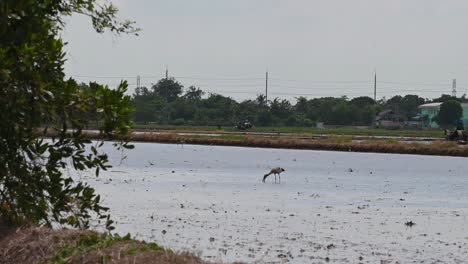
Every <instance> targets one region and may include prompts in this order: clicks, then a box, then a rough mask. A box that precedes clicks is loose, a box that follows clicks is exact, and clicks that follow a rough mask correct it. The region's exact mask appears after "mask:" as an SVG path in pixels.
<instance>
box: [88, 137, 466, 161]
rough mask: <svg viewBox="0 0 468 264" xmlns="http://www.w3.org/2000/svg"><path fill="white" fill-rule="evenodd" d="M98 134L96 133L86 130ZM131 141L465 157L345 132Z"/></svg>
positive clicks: (461, 152)
mask: <svg viewBox="0 0 468 264" xmlns="http://www.w3.org/2000/svg"><path fill="white" fill-rule="evenodd" d="M89 136H90V137H92V138H98V137H97V134H90V135H89ZM129 139H130V140H131V141H136V142H155V143H172V144H196V145H220V146H240V147H259V148H282V149H310V150H330V151H348V152H374V153H397V154H417V155H439V156H459V157H468V146H459V145H458V144H457V143H456V142H447V141H442V140H440V141H434V142H431V143H429V144H423V143H403V142H400V141H398V140H395V139H387V140H363V141H360V142H353V141H352V140H351V138H350V137H349V136H345V137H341V136H334V137H331V138H329V139H326V140H315V141H314V140H302V139H288V138H274V137H271V138H266V137H252V136H238V135H236V136H232V135H226V136H223V135H222V136H220V137H210V136H180V135H176V134H174V133H165V134H154V133H140V134H132V135H130V136H129Z"/></svg>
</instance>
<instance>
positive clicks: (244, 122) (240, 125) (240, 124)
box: [236, 119, 252, 130]
mask: <svg viewBox="0 0 468 264" xmlns="http://www.w3.org/2000/svg"><path fill="white" fill-rule="evenodd" d="M236 128H237V129H239V130H246V129H249V128H252V123H250V121H249V120H247V119H246V120H241V121H239V122H238V123H237V125H236Z"/></svg>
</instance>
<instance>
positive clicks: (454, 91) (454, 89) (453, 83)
mask: <svg viewBox="0 0 468 264" xmlns="http://www.w3.org/2000/svg"><path fill="white" fill-rule="evenodd" d="M452 97H457V79H453V80H452Z"/></svg>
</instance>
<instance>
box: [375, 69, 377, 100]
mask: <svg viewBox="0 0 468 264" xmlns="http://www.w3.org/2000/svg"><path fill="white" fill-rule="evenodd" d="M374 102H375V103H377V71H375V73H374Z"/></svg>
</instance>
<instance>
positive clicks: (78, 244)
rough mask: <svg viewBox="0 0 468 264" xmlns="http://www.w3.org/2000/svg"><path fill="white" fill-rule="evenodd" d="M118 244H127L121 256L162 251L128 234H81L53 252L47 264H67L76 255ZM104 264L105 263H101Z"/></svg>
mask: <svg viewBox="0 0 468 264" xmlns="http://www.w3.org/2000/svg"><path fill="white" fill-rule="evenodd" d="M118 242H125V243H128V244H129V248H128V249H127V250H123V251H122V252H121V256H122V257H124V256H128V255H134V254H136V253H138V252H144V251H147V250H153V251H162V250H163V248H161V247H159V246H158V245H157V244H155V243H140V242H136V241H134V240H132V239H131V237H130V234H127V235H125V236H123V237H121V236H119V235H117V234H116V235H101V234H98V233H95V232H90V233H88V234H81V235H80V237H79V238H78V239H77V241H75V242H74V243H72V244H65V245H64V246H63V247H62V248H60V249H59V250H57V252H55V255H54V257H53V258H52V259H51V260H50V261H49V263H57V264H58V263H68V262H69V261H70V259H72V258H73V257H74V256H77V255H83V254H86V253H87V252H91V251H95V250H97V251H99V250H103V249H106V248H110V247H112V246H113V245H114V244H116V243H118ZM109 257H110V256H109ZM103 263H105V261H103Z"/></svg>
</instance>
